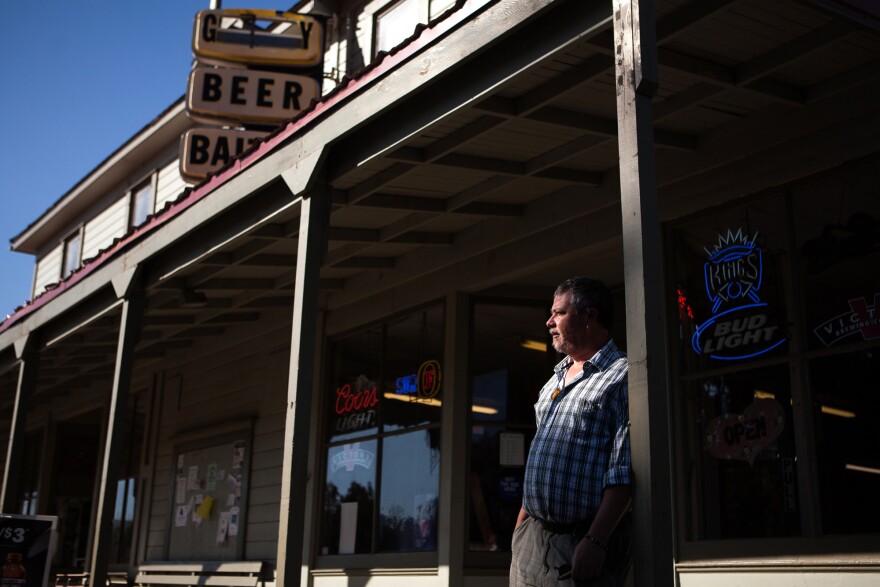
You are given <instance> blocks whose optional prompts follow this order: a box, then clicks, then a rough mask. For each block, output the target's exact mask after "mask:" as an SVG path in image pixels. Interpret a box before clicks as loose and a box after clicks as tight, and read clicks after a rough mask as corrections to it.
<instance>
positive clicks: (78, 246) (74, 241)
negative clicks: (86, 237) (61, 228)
mask: <svg viewBox="0 0 880 587" xmlns="http://www.w3.org/2000/svg"><path fill="white" fill-rule="evenodd" d="M81 252H82V233H81V232H80V231H76V233H75V234H73V235H71V236H70V237H68V238H67V240H66V241H64V265H63V266H62V267H61V277H62V278H63V277H67V276H68V275H70V274H71V273H73V272H74V271H76V270H77V269H78V268H79V261H80V254H81Z"/></svg>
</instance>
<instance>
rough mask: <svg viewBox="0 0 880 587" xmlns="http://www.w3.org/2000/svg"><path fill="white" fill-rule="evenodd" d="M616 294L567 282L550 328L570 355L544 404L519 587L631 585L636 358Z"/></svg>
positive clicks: (544, 393)
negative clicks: (628, 349)
mask: <svg viewBox="0 0 880 587" xmlns="http://www.w3.org/2000/svg"><path fill="white" fill-rule="evenodd" d="M613 322H614V305H613V300H612V297H611V291H610V290H609V289H608V287H607V286H606V285H605V284H604V283H602V282H600V281H597V280H594V279H589V278H586V277H574V278H571V279H568V280H567V281H565V282H563V283H562V284H560V286H559V287H558V288H556V293H555V294H554V297H553V306H552V308H551V310H550V319H549V320H547V327H548V328H549V329H550V334H551V335H552V337H553V348H554V349H556V351H557V352H559V353H562V354H564V355H566V357H565V358H564V359H563V360H562V361H561V362H560V363H559V364H558V365H557V366H556V368H555V375H554V376H553V377H551V378H550V381H548V382H547V384H546V385H545V386H544V388H543V389H542V390H541V393H540V396H539V397H538V402H537V403H536V404H535V416H536V421H537V427H538V429H537V432H536V433H535V438H534V440H533V441H532V445H531V448H530V449H529V458H528V462H527V464H526V471H525V481H524V484H523V504H522V509H521V510H520V514H519V517H518V518H517V521H516V529H515V530H514V533H513V560H512V562H511V566H510V585H511V587H524V586H535V585H602V586H605V585H609V586H610V585H622V584H623V583H624V581H625V580H626V575H627V572H628V571H629V567H630V565H631V562H632V550H631V536H630V535H631V529H630V527H631V522H630V519H629V518H630V515H629V509H630V502H631V500H630V486H631V484H632V466H631V459H630V449H629V406H628V403H629V401H628V397H629V396H628V388H627V360H626V355H625V354H624V353H622V352H621V351H620V350H618V348H617V346H616V345H615V344H614V341H613V340H611V335H610V333H609V331H610V329H611V327H612V325H613Z"/></svg>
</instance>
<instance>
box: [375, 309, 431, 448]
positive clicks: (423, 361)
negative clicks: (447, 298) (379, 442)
mask: <svg viewBox="0 0 880 587" xmlns="http://www.w3.org/2000/svg"><path fill="white" fill-rule="evenodd" d="M442 328H443V312H442V311H441V310H440V309H439V308H433V309H432V310H425V311H423V312H419V313H416V314H413V315H410V316H407V317H406V318H402V319H399V320H396V321H393V322H391V323H389V324H388V327H387V330H386V339H385V340H386V346H387V352H386V355H385V356H386V358H385V374H386V376H385V378H384V379H383V387H382V390H383V394H382V398H383V411H382V422H383V430H384V432H392V431H394V430H400V429H402V428H407V427H412V426H421V425H425V424H430V423H432V422H439V421H440V405H441V401H442V399H443V398H442V394H441V393H440V390H441V386H442V384H443V372H442V369H441V367H440V361H439V359H440V357H441V356H442V354H443V348H442V344H443V332H442Z"/></svg>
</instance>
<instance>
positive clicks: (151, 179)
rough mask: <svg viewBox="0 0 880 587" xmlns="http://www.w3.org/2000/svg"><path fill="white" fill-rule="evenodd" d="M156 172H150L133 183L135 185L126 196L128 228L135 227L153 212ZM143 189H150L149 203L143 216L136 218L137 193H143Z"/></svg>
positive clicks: (154, 206)
mask: <svg viewBox="0 0 880 587" xmlns="http://www.w3.org/2000/svg"><path fill="white" fill-rule="evenodd" d="M157 175H158V174H157V173H156V172H151V173H150V175H149V176H148V177H147V178H146V179H144V180H143V181H140V182H138V183H136V184H135V186H134V187H133V188H132V189H131V191H130V192H129V196H128V228H130V229H131V228H136V227H138V226H140V225H141V224H143V223H144V222H146V220H147V218H149V217H150V215H151V214H153V213H154V212H155V208H156V187H157V186H156V178H157ZM145 189H149V190H150V194H149V203H148V205H147V213H146V214H145V215H144V217H143V218H140V219H138V218H136V216H135V215H136V214H137V212H138V206H137V203H138V200H137V198H138V195H139V194H141V193H143V192H144V190H145Z"/></svg>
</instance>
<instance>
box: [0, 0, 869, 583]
mask: <svg viewBox="0 0 880 587" xmlns="http://www.w3.org/2000/svg"><path fill="white" fill-rule="evenodd" d="M294 8H295V9H297V10H301V11H304V12H305V11H309V10H317V9H318V7H317V6H314V5H313V3H312V2H304V3H300V4H299V5H296V6H294ZM320 8H321V9H322V10H323V11H324V12H325V13H326V14H327V15H328V17H329V18H328V20H327V40H326V57H325V66H324V67H325V72H326V75H327V80H328V81H327V82H326V84H325V93H324V95H323V97H322V98H321V99H320V100H318V101H316V102H314V103H312V104H311V105H310V106H309V107H308V108H306V109H305V110H304V112H303V113H302V114H301V115H299V116H298V117H297V118H295V119H292V120H290V121H287V122H285V123H284V124H283V125H281V126H280V127H279V128H278V129H277V130H275V131H274V132H273V133H271V134H270V135H269V136H268V137H267V138H265V139H264V140H262V141H261V142H259V143H258V144H257V145H255V146H254V147H253V148H252V149H250V150H249V151H247V152H245V153H244V154H243V155H242V156H240V157H238V158H237V159H235V160H234V161H233V162H231V163H230V164H229V165H228V166H226V167H225V168H223V169H221V170H219V171H218V172H217V173H215V174H213V175H212V176H211V177H209V178H208V179H207V180H205V181H202V182H201V183H198V184H195V185H188V184H187V183H185V181H184V180H183V179H182V178H181V177H180V174H179V172H178V160H177V159H178V156H179V155H178V145H179V137H180V135H181V133H182V132H184V131H185V130H186V129H188V128H190V127H192V125H193V123H192V121H191V120H189V119H188V118H187V115H186V108H185V105H184V101H183V100H181V101H179V102H177V103H175V104H173V105H171V106H170V107H169V109H168V110H167V111H166V112H164V113H162V114H160V115H159V116H158V117H157V118H156V119H155V121H154V122H153V123H151V124H150V125H148V126H147V127H146V128H144V129H143V130H142V131H141V132H139V133H138V134H137V135H136V136H135V137H133V138H132V139H131V140H130V141H128V142H127V143H126V144H124V145H122V146H121V147H120V148H119V150H117V151H116V152H115V153H113V154H112V155H111V156H110V157H108V159H107V160H105V161H104V162H103V163H102V164H101V165H100V166H98V167H97V168H96V169H95V170H94V171H93V172H92V173H90V174H89V175H88V176H87V177H86V178H84V179H83V180H82V181H81V182H80V183H79V184H77V186H75V187H74V188H73V189H72V190H71V191H70V192H68V193H67V194H64V195H62V196H61V198H60V199H59V200H58V201H57V203H56V204H55V205H54V206H53V207H52V208H51V209H49V210H47V211H46V212H45V213H44V214H43V215H41V216H40V217H39V218H37V219H36V220H35V221H34V223H33V224H32V225H31V226H29V227H27V228H26V229H25V230H24V231H23V232H22V233H21V234H19V235H18V236H16V237H14V239H13V248H14V249H16V250H19V251H22V252H26V253H31V254H34V255H35V256H36V270H35V277H34V292H33V293H34V297H33V300H32V301H31V302H29V303H28V304H26V305H24V306H22V307H20V308H17V309H15V311H14V312H13V313H12V314H10V315H9V316H8V317H7V318H6V320H5V321H3V322H2V324H0V423H2V431H3V436H2V437H3V438H4V439H5V443H6V444H5V446H6V450H4V451H3V454H4V455H5V460H4V471H5V474H4V478H3V487H2V509H3V511H5V512H16V513H40V514H51V515H58V516H59V517H60V529H59V537H60V541H59V550H58V553H57V556H56V561H55V563H56V570H57V571H58V572H59V573H61V572H77V571H85V572H87V573H88V574H89V576H90V577H91V578H92V580H93V581H98V582H100V581H103V580H104V578H105V577H106V576H107V575H108V573H113V572H123V573H126V574H128V576H129V578H130V579H131V580H135V579H137V581H138V582H139V583H143V584H147V583H150V584H158V583H162V582H163V579H161V578H160V579H156V578H155V577H154V578H153V579H147V578H145V576H146V574H145V572H146V571H150V570H156V568H158V567H162V568H164V567H168V566H169V565H168V564H166V563H181V564H182V563H183V562H188V563H197V564H195V566H193V565H190V566H189V567H187V568H191V567H192V568H197V569H199V570H198V571H197V572H196V574H197V575H201V576H202V577H203V578H204V576H205V575H214V576H213V577H212V578H211V581H212V582H213V583H212V584H224V583H223V579H221V578H219V573H220V570H218V569H220V568H221V567H222V565H220V564H219V563H218V561H229V562H234V561H237V562H242V561H252V562H259V563H263V565H262V566H263V569H262V570H261V571H260V572H261V573H262V576H261V577H260V578H259V579H260V580H265V581H267V582H270V583H272V582H278V583H279V584H280V583H283V584H285V585H296V584H301V585H314V586H316V587H324V586H337V585H349V586H351V585H367V584H369V585H371V586H373V585H382V586H385V585H388V586H394V585H455V586H458V585H465V586H468V585H470V586H478V585H479V586H483V585H489V586H491V585H505V584H506V580H507V579H506V573H507V566H508V564H509V556H510V555H509V547H510V535H511V532H512V526H513V522H514V519H515V515H516V511H517V509H518V507H519V498H520V492H521V480H522V469H523V456H522V455H523V452H524V451H527V447H528V442H529V439H530V437H531V434H532V432H533V430H534V416H533V413H532V404H533V403H534V400H535V396H536V393H537V391H538V390H539V389H540V386H541V385H542V384H543V382H544V381H545V380H546V378H547V377H548V376H549V374H550V372H551V366H552V365H553V364H554V363H555V362H556V360H557V357H555V355H554V354H553V352H552V350H551V351H549V352H548V351H547V334H546V329H545V327H544V322H545V320H546V316H547V309H548V305H549V303H550V300H551V297H552V292H553V290H554V288H555V286H556V285H557V283H558V282H560V281H561V280H562V279H564V278H566V277H569V276H572V275H579V274H589V275H592V276H596V277H599V278H601V279H603V280H605V281H606V282H607V283H609V284H610V285H611V286H612V287H613V289H614V291H615V294H616V296H617V308H618V320H617V325H616V326H615V328H614V336H615V338H616V339H617V341H618V342H619V344H620V346H621V347H623V348H625V349H626V350H627V352H628V355H629V358H630V380H629V385H630V414H631V424H632V432H631V436H632V446H633V461H634V469H635V476H636V487H635V496H636V497H635V501H634V512H635V524H636V525H635V540H636V545H635V549H636V562H635V568H634V582H635V584H636V585H655V584H656V585H670V584H676V585H682V586H694V585H713V586H724V585H739V584H763V583H769V582H773V583H774V584H775V585H779V586H780V587H782V586H788V585H827V584H829V583H833V584H846V585H874V584H877V582H878V580H880V507H878V506H877V505H876V503H875V502H876V500H875V499H874V497H875V496H876V495H877V494H878V492H880V456H878V455H880V442H878V440H877V436H876V435H875V434H874V433H873V424H872V422H875V421H876V420H877V418H878V416H880V400H878V399H877V394H876V393H875V392H874V390H873V388H874V387H875V381H876V374H877V373H878V372H880V317H878V312H880V309H878V306H877V303H878V300H880V280H878V277H877V276H878V275H880V190H878V187H877V186H878V185H880V166H878V163H880V141H878V138H877V137H878V136H880V32H878V28H877V25H878V22H880V14H878V11H877V9H876V7H874V6H873V5H872V4H871V3H864V2H843V1H837V0H780V1H778V2H763V1H760V0H658V1H657V2H654V3H653V6H652V3H650V2H638V1H637V0H631V1H624V0H602V1H592V0H591V1H584V0H530V1H528V2H525V1H517V0H469V1H460V2H456V3H452V2H449V1H441V0H433V1H429V0H402V1H400V2H390V3H389V2H386V1H385V0H376V1H367V2H363V1H344V0H340V1H336V2H323V3H321V7H320ZM417 22H422V23H427V24H426V25H424V26H419V27H415V24H416V23H417ZM385 49H390V50H389V51H385ZM157 562H161V563H163V564H162V565H156V564H155V563H157ZM163 565H164V567H163ZM246 566H247V565H245V567H246ZM252 566H253V565H251V567H252ZM245 567H241V568H245ZM251 567H248V568H251ZM141 571H144V572H141ZM187 572H189V571H187ZM165 581H167V579H165ZM230 581H231V580H230ZM230 584H232V583H230ZM234 584H241V583H234Z"/></svg>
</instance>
